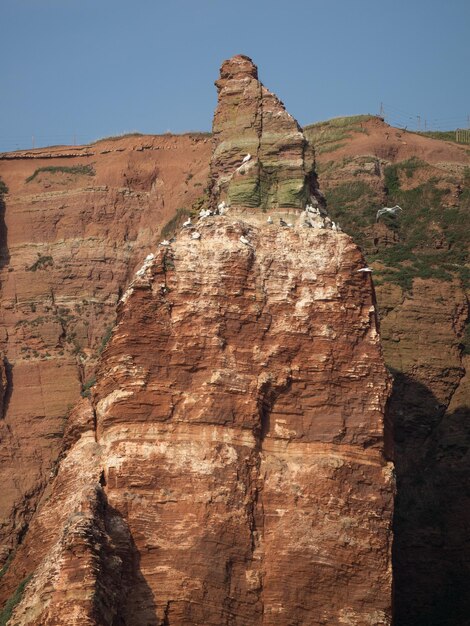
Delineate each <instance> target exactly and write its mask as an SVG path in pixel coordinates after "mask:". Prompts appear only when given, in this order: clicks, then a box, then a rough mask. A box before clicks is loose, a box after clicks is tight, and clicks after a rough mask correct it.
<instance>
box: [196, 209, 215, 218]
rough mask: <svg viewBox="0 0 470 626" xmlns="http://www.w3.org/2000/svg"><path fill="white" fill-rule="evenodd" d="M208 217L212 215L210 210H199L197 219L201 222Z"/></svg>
mask: <svg viewBox="0 0 470 626" xmlns="http://www.w3.org/2000/svg"><path fill="white" fill-rule="evenodd" d="M209 215H212V211H211V210H210V209H201V210H200V211H199V217H200V219H201V220H203V219H204V218H206V217H209Z"/></svg>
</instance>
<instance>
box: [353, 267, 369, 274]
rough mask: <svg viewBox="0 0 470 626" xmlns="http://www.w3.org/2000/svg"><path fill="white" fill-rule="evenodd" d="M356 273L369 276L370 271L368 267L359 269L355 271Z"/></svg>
mask: <svg viewBox="0 0 470 626" xmlns="http://www.w3.org/2000/svg"><path fill="white" fill-rule="evenodd" d="M356 272H364V273H366V274H371V273H372V270H371V269H370V267H361V269H360V270H356Z"/></svg>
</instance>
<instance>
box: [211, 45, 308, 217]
mask: <svg viewBox="0 0 470 626" xmlns="http://www.w3.org/2000/svg"><path fill="white" fill-rule="evenodd" d="M215 84H216V87H217V91H218V94H219V99H218V104H217V109H216V112H215V115H214V123H213V128H212V130H213V136H214V144H215V150H214V153H213V156H212V160H211V178H212V193H213V195H214V196H215V197H217V198H220V199H221V200H222V201H226V202H228V203H230V204H232V205H239V206H245V207H262V208H264V209H268V208H271V207H297V208H299V207H304V206H305V204H306V203H307V202H308V201H309V200H310V198H311V196H312V195H315V193H316V182H315V181H316V178H315V174H314V171H313V165H314V153H313V150H312V148H311V147H310V146H309V145H308V143H307V141H306V139H305V137H304V135H303V133H302V129H301V128H300V126H299V125H298V123H297V122H296V120H295V119H294V118H293V117H292V116H291V115H290V114H289V113H288V112H287V111H286V109H285V108H284V105H283V103H282V102H281V101H280V100H279V99H278V98H277V97H276V96H275V95H274V94H273V93H271V92H270V91H268V89H266V87H264V85H263V84H262V83H261V82H260V81H259V80H258V70H257V68H256V66H255V65H254V64H253V62H252V61H251V59H249V58H248V57H245V56H242V55H238V56H235V57H233V58H231V59H229V60H228V61H225V62H224V63H223V64H222V67H221V68H220V78H219V79H218V80H217V81H216V83H215ZM244 159H246V160H245V161H244Z"/></svg>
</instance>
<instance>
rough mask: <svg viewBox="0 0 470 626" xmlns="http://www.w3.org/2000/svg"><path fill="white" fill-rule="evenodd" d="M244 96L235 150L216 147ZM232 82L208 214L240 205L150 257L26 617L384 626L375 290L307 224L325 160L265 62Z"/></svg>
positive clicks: (107, 354)
mask: <svg viewBox="0 0 470 626" xmlns="http://www.w3.org/2000/svg"><path fill="white" fill-rule="evenodd" d="M240 82H241V83H243V84H245V83H246V85H247V89H248V86H250V85H251V87H250V89H252V92H251V91H250V89H248V91H245V89H242V90H241V92H240V89H241V87H240V85H239V84H238V83H240ZM231 85H232V87H233V88H234V89H239V93H242V94H244V101H243V103H242V104H240V117H238V116H235V117H234V118H233V119H231V122H230V124H231V130H230V136H231V137H232V140H233V146H235V147H236V148H235V147H234V149H233V153H232V152H230V149H228V148H227V150H226V149H225V147H224V142H225V141H226V140H225V134H224V133H225V131H224V130H221V131H220V132H219V131H217V128H221V127H222V126H223V125H222V126H220V123H221V119H222V118H221V114H222V113H223V111H224V110H225V111H228V110H229V109H228V108H227V107H226V106H225V104H224V100H225V98H226V97H228V93H224V90H226V89H227V90H228V91H229V92H230V89H231V88H232V87H231ZM218 88H219V105H218V109H217V113H216V118H215V121H214V129H215V133H216V139H215V146H214V155H213V158H212V165H211V184H212V186H211V191H210V193H211V197H210V200H209V201H208V204H207V209H206V210H208V209H209V208H210V207H214V206H217V205H219V204H221V203H222V202H225V203H226V204H229V205H230V208H229V209H228V211H227V212H225V214H224V215H220V214H219V215H207V216H205V217H204V218H201V219H199V220H197V218H193V223H192V224H191V225H189V226H188V227H186V228H183V229H181V232H180V233H179V234H178V236H177V237H176V239H174V240H172V241H166V242H164V245H157V242H156V244H155V247H154V253H153V254H152V255H149V256H148V257H147V259H146V260H145V263H144V265H143V266H142V268H141V270H139V271H138V272H137V273H136V274H135V275H134V276H133V277H132V279H131V281H130V283H129V286H128V288H127V289H126V290H125V292H124V294H123V295H122V297H121V299H120V302H119V304H118V313H117V323H116V325H115V327H114V329H113V332H112V336H111V339H110V341H109V343H108V345H107V346H106V348H105V350H104V352H103V355H102V359H101V362H100V365H99V368H98V372H97V383H96V385H95V386H94V387H93V388H92V392H91V399H90V401H88V400H86V399H84V400H83V401H82V402H81V403H80V405H79V406H77V407H76V408H75V410H74V411H73V412H72V414H71V418H70V420H69V427H68V430H67V431H66V436H65V439H64V447H63V452H62V461H61V463H60V466H59V468H58V473H57V476H56V477H55V479H54V480H53V482H52V484H51V486H50V490H49V492H48V493H47V499H44V501H43V504H42V506H41V507H40V511H39V513H38V514H37V515H36V516H35V517H34V519H33V521H32V524H31V526H30V529H29V531H28V533H27V534H26V536H25V540H24V541H23V543H22V545H21V546H20V548H19V549H18V551H17V554H16V557H15V559H14V560H13V562H12V564H11V566H10V569H9V570H8V572H7V574H6V577H5V581H6V586H7V587H6V588H9V589H11V590H14V588H15V586H16V584H17V583H18V582H19V581H20V580H28V584H27V586H26V589H25V591H24V594H23V598H22V600H21V601H20V603H19V604H18V605H17V607H16V608H15V609H14V612H13V622H12V623H16V624H69V623H71V620H72V623H77V624H78V623H80V624H100V625H101V624H109V625H110V626H118V625H119V626H122V625H128V626H131V625H132V626H134V625H135V626H137V625H142V624H153V625H157V624H158V625H161V626H165V625H166V626H168V625H170V624H171V626H175V625H181V626H182V625H187V626H189V625H193V624H194V625H196V624H205V625H212V626H220V625H222V624H226V625H230V626H247V625H248V624H250V625H253V626H267V625H269V626H286V625H287V624H296V625H303V626H311V625H317V624H318V625H321V624H324V625H328V626H330V625H335V624H337V625H338V626H339V625H342V624H355V625H358V626H359V625H361V626H362V625H365V626H378V625H382V626H384V625H389V624H390V623H391V563H390V547H391V540H392V537H391V531H390V522H391V515H392V509H393V505H392V500H393V472H392V466H391V464H390V463H389V462H388V461H387V460H386V459H385V456H384V452H383V450H384V444H383V417H384V407H385V403H386V400H387V397H388V395H389V388H390V384H389V377H388V374H387V372H386V369H385V366H384V362H383V358H382V353H381V348H380V343H379V335H378V328H377V317H376V310H375V299H374V292H373V287H372V284H371V279H370V274H369V273H367V272H362V271H359V270H363V269H364V265H365V264H364V259H363V257H362V255H361V252H360V250H359V249H358V247H357V246H356V245H355V244H354V243H353V242H352V240H351V239H350V237H348V236H347V235H345V234H344V233H341V232H338V231H336V230H333V229H332V228H324V227H320V226H319V227H306V226H305V222H304V218H303V217H302V215H303V213H302V212H301V208H302V207H303V206H304V204H305V203H306V202H307V200H309V201H312V200H311V199H310V196H311V192H312V189H313V191H315V193H317V192H316V189H315V188H314V186H313V187H310V185H311V182H312V181H313V180H314V174H313V170H312V169H311V167H312V162H311V163H310V165H309V167H306V162H307V161H306V158H305V155H303V153H302V152H301V150H300V148H301V146H304V139H303V136H302V134H301V133H300V131H299V130H298V127H297V125H296V123H295V122H294V120H293V119H292V118H291V117H290V116H289V115H288V114H287V113H286V112H285V111H284V108H283V107H282V105H281V104H280V103H279V101H278V100H277V99H276V98H275V96H272V95H271V94H269V92H267V91H266V90H265V89H264V88H263V87H262V86H261V85H260V83H258V81H257V79H256V68H255V67H254V65H253V64H252V63H251V61H249V60H248V59H247V58H246V57H234V58H233V59H231V60H230V61H227V62H226V63H224V64H223V66H222V73H221V79H220V81H219V82H218ZM256 89H258V91H259V92H260V93H261V96H260V98H261V100H260V101H258V103H257V104H256V103H255V100H256V99H257V98H258V96H257V95H256V94H257V91H256ZM251 93H253V96H251V95H250V94H251ZM234 97H235V96H234ZM255 104H256V106H255ZM250 107H252V108H251V109H250ZM248 110H252V114H251V113H249V114H247V115H248V117H247V118H245V117H244V115H245V112H246V111H248ZM267 111H270V112H271V113H270V115H267ZM260 112H261V119H264V120H265V121H264V122H263V124H262V128H261V129H260V134H259V135H257V136H258V137H259V138H260V146H262V149H261V148H260V149H259V150H258V151H256V150H254V149H252V148H251V146H252V144H251V143H250V141H251V137H252V133H251V128H252V126H253V124H255V122H256V123H258V122H257V120H258V117H257V116H258V115H259V114H260ZM277 113H279V115H277ZM270 117H272V120H271V121H272V126H271V125H270V121H269V120H270ZM277 118H279V120H281V118H282V119H283V120H284V121H283V123H282V124H280V125H279V126H276V123H275V120H276V119H277ZM269 129H272V133H271V132H268V130H269ZM291 131H292V137H290V136H289V133H290V132H291ZM218 132H219V134H217V133H218ZM227 132H228V131H227ZM295 133H297V134H298V135H295V137H294V134H295ZM283 135H285V137H284V139H283V138H282V137H283ZM228 136H229V135H227V137H228ZM253 145H254V144H253ZM273 146H277V148H276V150H277V152H276V153H274V152H272V155H273V161H272V163H273V170H272V171H273V176H275V179H276V184H275V185H274V184H273V186H269V190H268V191H266V192H264V191H263V193H260V195H259V198H260V199H259V201H258V200H256V197H258V196H257V195H256V194H257V192H256V184H255V182H254V181H255V179H256V180H257V181H258V186H259V189H260V190H261V183H262V181H265V179H264V178H263V176H264V173H263V170H262V167H264V165H263V166H262V164H265V163H267V162H268V160H267V155H268V154H269V151H270V150H271V148H272V147H273ZM304 147H305V146H304ZM272 149H273V150H274V148H272ZM230 154H232V156H229V155H230ZM247 154H250V155H251V156H250V159H247V160H246V161H245V165H246V164H249V165H248V166H247V167H246V169H245V173H244V174H242V173H241V172H238V173H237V174H236V175H235V176H234V177H233V178H232V179H230V180H227V181H225V179H224V177H225V174H224V172H229V170H230V168H229V163H230V159H233V162H232V163H231V164H230V167H232V165H235V166H236V167H238V165H239V163H240V161H241V160H243V158H244V157H245V156H247ZM224 155H225V156H224ZM237 155H238V156H237ZM274 155H277V156H274ZM261 157H262V159H261ZM284 157H285V159H284ZM237 164H238V165H237ZM224 168H225V169H224ZM309 168H310V169H309ZM255 171H257V172H258V173H257V174H256V175H255ZM238 175H240V177H241V180H243V185H245V182H249V181H250V177H251V178H252V181H253V185H252V186H251V187H249V185H248V186H246V187H243V185H242V186H241V187H240V186H238V183H237V180H238V178H237V177H238ZM244 177H246V178H244ZM273 180H274V178H273ZM263 184H265V182H263ZM312 193H313V192H312ZM253 194H254V195H253ZM263 208H266V209H268V210H269V216H270V217H272V218H274V219H273V220H272V221H271V223H268V222H267V221H266V218H267V216H266V214H265V213H264V212H263V210H262V209H263ZM287 215H288V216H290V217H289V219H291V220H292V225H291V226H287V225H286V226H283V225H282V223H281V222H280V219H281V217H282V216H284V217H286V216H287ZM319 223H320V222H319ZM322 224H323V223H322ZM38 537H42V538H43V539H42V541H41V542H39V541H38ZM29 575H32V578H31V579H29V578H27V577H28V576H29Z"/></svg>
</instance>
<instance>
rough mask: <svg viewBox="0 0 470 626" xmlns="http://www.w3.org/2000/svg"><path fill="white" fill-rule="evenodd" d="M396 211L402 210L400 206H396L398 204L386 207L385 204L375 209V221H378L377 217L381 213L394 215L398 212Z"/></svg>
mask: <svg viewBox="0 0 470 626" xmlns="http://www.w3.org/2000/svg"><path fill="white" fill-rule="evenodd" d="M398 211H403V209H402V208H401V206H398V204H396V205H395V206H392V207H387V206H386V207H384V208H383V209H379V210H378V211H377V215H376V216H375V221H376V222H378V221H379V217H380V216H381V215H385V214H386V213H390V214H391V215H396V214H397V213H398Z"/></svg>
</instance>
